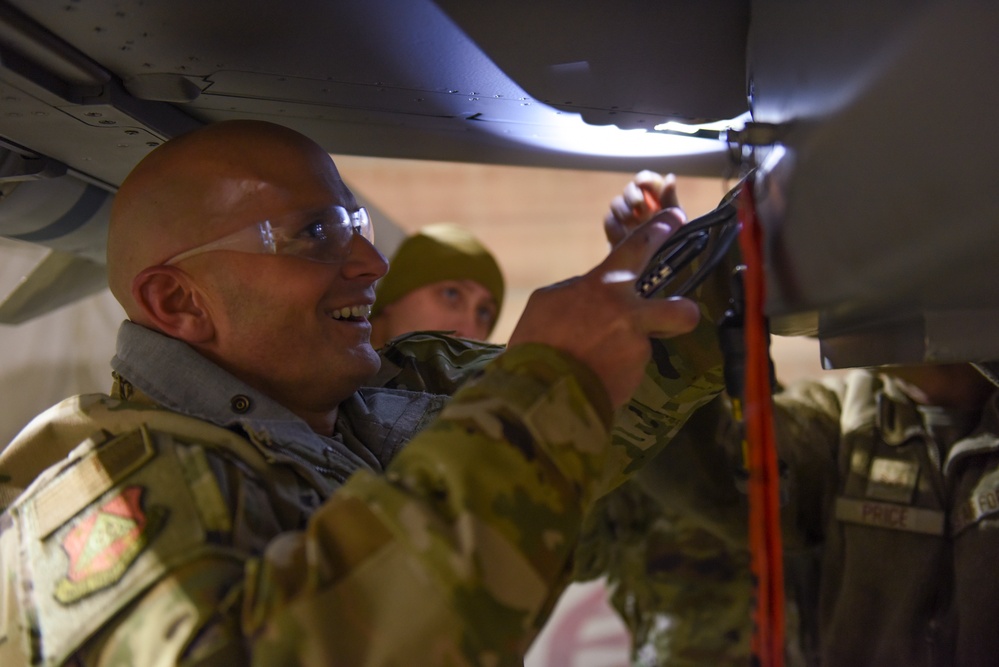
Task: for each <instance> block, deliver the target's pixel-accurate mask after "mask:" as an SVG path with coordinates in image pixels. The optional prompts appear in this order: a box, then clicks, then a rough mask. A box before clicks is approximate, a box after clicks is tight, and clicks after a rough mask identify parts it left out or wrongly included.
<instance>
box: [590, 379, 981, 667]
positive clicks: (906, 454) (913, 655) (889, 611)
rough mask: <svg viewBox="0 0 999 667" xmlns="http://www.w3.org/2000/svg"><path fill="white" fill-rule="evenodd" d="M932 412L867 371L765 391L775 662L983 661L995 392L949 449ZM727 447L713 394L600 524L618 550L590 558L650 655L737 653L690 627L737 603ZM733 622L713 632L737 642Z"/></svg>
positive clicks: (731, 459)
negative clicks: (778, 576)
mask: <svg viewBox="0 0 999 667" xmlns="http://www.w3.org/2000/svg"><path fill="white" fill-rule="evenodd" d="M931 413H939V411H937V410H935V409H930V410H926V409H919V408H917V407H916V406H915V405H914V404H913V403H912V402H911V401H910V400H908V399H907V398H906V397H905V396H904V394H903V393H902V392H901V391H900V390H899V388H898V386H897V384H896V383H895V382H894V381H892V380H891V379H888V378H884V377H881V376H878V375H876V374H873V373H871V372H868V371H856V372H853V373H850V374H848V375H847V376H846V377H845V378H837V379H832V380H827V381H822V382H813V381H809V382H802V383H799V384H796V385H793V386H792V387H790V388H788V389H787V390H785V391H783V392H781V393H780V394H778V395H777V396H776V398H775V426H776V433H777V441H778V442H777V445H778V450H779V456H780V459H781V461H782V462H783V465H784V466H786V467H785V473H784V477H783V478H782V493H783V496H782V497H783V506H782V510H781V511H782V522H783V524H784V540H785V574H786V579H787V583H788V589H789V597H788V603H789V608H790V612H791V613H790V614H789V623H790V624H792V625H790V626H789V629H788V630H789V631H788V635H789V638H790V639H791V640H793V645H792V646H791V647H789V653H790V656H789V661H788V662H789V663H790V664H796V663H803V662H807V663H808V664H821V665H823V666H824V667H829V666H832V667H839V666H841V665H842V666H847V665H849V666H852V665H865V666H866V665H873V666H878V665H907V666H910V665H915V666H926V667H929V666H942V665H991V664H995V661H996V656H997V655H999V635H997V634H996V633H995V631H994V628H995V625H996V623H997V622H999V584H996V585H993V582H996V581H997V580H996V578H995V577H994V576H992V574H991V560H992V558H993V557H995V555H996V554H999V530H997V526H999V394H997V395H993V397H992V399H991V400H990V402H989V403H988V404H987V405H986V407H985V410H984V412H983V414H982V415H981V418H980V421H978V422H977V426H976V425H975V424H974V423H972V424H969V425H968V428H970V431H969V432H967V433H964V432H963V431H965V430H967V429H960V432H961V433H962V435H961V437H959V438H958V439H957V440H956V442H953V443H948V444H941V442H944V443H947V442H948V440H949V439H948V438H946V437H945V438H943V439H942V440H941V439H940V438H936V439H935V438H934V437H933V435H932V433H931V431H930V430H929V427H928V426H927V424H930V423H931V422H932V419H931V418H930V417H928V416H927V415H928V414H931ZM942 421H943V422H944V423H947V422H948V421H951V422H953V421H960V420H958V419H956V418H955V419H945V420H942ZM739 441H740V435H739V432H738V429H737V428H736V426H735V424H734V423H733V422H732V420H731V417H730V416H729V414H728V411H727V408H726V406H725V404H724V402H723V401H715V402H713V403H712V404H711V405H710V406H709V407H708V408H705V409H704V410H702V411H701V412H700V413H698V414H697V415H695V416H694V418H693V419H691V420H690V422H688V424H687V425H686V427H685V428H684V430H683V431H682V432H681V434H680V436H679V437H678V438H677V439H675V440H674V442H673V443H671V445H670V447H669V448H668V449H667V450H666V451H664V452H663V454H662V455H660V457H659V458H657V459H655V460H654V461H653V462H652V463H651V464H650V465H648V466H646V467H645V468H644V469H643V470H642V471H641V472H640V473H639V476H638V480H637V483H639V484H640V486H641V489H640V490H633V493H634V494H635V495H636V497H638V498H640V499H641V501H640V502H639V501H637V500H633V501H632V503H631V505H630V507H631V508H633V509H631V511H630V514H628V513H626V514H625V516H628V517H629V519H628V521H624V522H618V523H617V524H615V527H616V529H617V530H619V531H623V532H624V533H625V534H627V535H629V536H631V546H630V551H625V550H622V549H618V550H617V551H616V554H617V559H616V560H614V559H613V558H609V559H608V560H609V563H605V564H604V565H605V566H606V567H607V568H608V569H610V570H611V571H612V574H611V578H612V579H616V580H617V581H619V582H620V583H619V590H618V595H619V598H620V602H621V607H622V608H623V609H630V610H631V613H632V615H633V616H636V617H637V619H638V620H637V621H633V623H632V624H633V626H634V627H637V628H639V630H640V631H642V629H643V628H644V634H640V635H639V642H640V643H641V640H642V639H643V638H644V639H645V640H646V642H647V643H648V644H650V645H654V646H655V647H656V649H657V650H658V658H657V659H658V660H659V662H658V664H668V665H674V664H676V665H696V664H703V665H707V664H729V662H728V661H725V660H715V661H714V662H712V660H711V659H704V660H701V659H698V654H697V653H696V652H694V653H689V652H686V648H687V647H688V646H694V647H698V646H700V647H702V648H703V647H704V646H714V647H715V648H716V649H718V650H719V651H727V653H724V655H726V656H732V655H735V654H738V652H739V650H740V649H739V646H738V645H737V644H736V643H729V644H727V645H726V644H725V642H724V641H723V639H724V638H722V637H720V635H719V634H718V632H715V631H714V630H710V629H709V630H707V631H705V630H703V629H699V628H697V626H696V623H695V620H696V619H697V618H702V617H703V616H702V615H701V616H699V615H698V614H703V612H704V611H705V610H711V609H714V610H716V613H720V612H724V611H725V609H726V608H728V609H730V610H731V609H743V610H746V609H748V599H747V597H746V594H747V593H748V591H749V589H748V585H747V580H746V579H744V578H741V577H742V576H744V575H745V574H746V573H747V572H748V570H747V568H746V552H745V536H746V504H745V496H744V495H743V494H742V493H741V490H740V488H739V483H738V479H739V477H738V475H733V471H735V470H736V468H737V467H738V465H737V463H736V461H737V457H738V454H737V452H738V449H739ZM634 508H637V509H634ZM663 508H668V509H666V510H665V511H664V510H663ZM618 512H619V513H620V512H622V510H621V509H620V502H618ZM603 516H604V517H606V516H607V513H606V512H605V513H604V514H603ZM677 517H680V518H681V520H682V522H681V523H679V524H674V523H672V521H674V520H676V518H677ZM631 525H638V526H641V525H647V526H654V527H656V529H653V530H647V531H644V532H641V531H640V530H627V528H628V527H629V526H631ZM622 526H624V529H622ZM663 526H665V527H663ZM586 541H587V540H585V539H584V547H585V542H586ZM621 543H622V544H628V541H627V540H622V541H621ZM596 551H598V552H599V551H600V550H599V549H596ZM740 570H741V572H742V575H740V574H739V572H740ZM636 572H644V573H645V576H639V575H637V574H636ZM733 572H735V573H736V576H735V577H734V578H733V576H732V573H733ZM680 574H686V575H688V576H686V577H685V578H684V577H682V576H680ZM690 575H693V576H690ZM688 610H692V611H689V615H688V616H687V617H686V618H684V617H683V614H684V613H685V611H688ZM678 617H679V618H678ZM717 618H718V619H729V618H732V617H731V616H717ZM656 619H659V622H658V623H657V621H656ZM663 619H672V620H673V621H674V623H672V624H669V623H665V624H664V623H663ZM742 619H743V620H742V622H741V623H739V622H736V623H735V624H734V625H732V626H731V627H728V626H726V625H724V624H721V625H719V626H715V627H716V628H717V629H719V630H720V629H725V630H728V631H731V632H733V634H732V635H730V636H731V637H733V638H735V637H739V636H745V635H746V634H747V633H748V632H749V631H750V630H751V626H750V623H749V617H748V615H745V616H742ZM726 622H727V620H726ZM657 628H658V630H657ZM657 632H658V634H657ZM698 632H700V633H701V634H697V633H698ZM704 632H707V640H711V641H713V642H714V643H713V644H712V643H710V642H709V641H707V640H706V639H705V636H704V634H703V633H704ZM747 649H748V647H747ZM674 654H677V655H678V656H679V659H676V660H673V657H674ZM747 655H748V652H747ZM700 657H701V658H704V655H703V654H701V655H700ZM667 658H669V659H667ZM712 659H714V658H712Z"/></svg>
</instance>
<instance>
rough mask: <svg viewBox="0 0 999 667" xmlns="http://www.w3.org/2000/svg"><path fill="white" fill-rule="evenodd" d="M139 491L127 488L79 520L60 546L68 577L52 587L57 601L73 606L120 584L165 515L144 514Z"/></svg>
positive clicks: (159, 510) (153, 510)
mask: <svg viewBox="0 0 999 667" xmlns="http://www.w3.org/2000/svg"><path fill="white" fill-rule="evenodd" d="M144 491H145V489H143V488H142V487H141V486H128V487H125V488H123V489H121V490H120V491H118V492H117V493H116V494H115V495H113V496H112V497H111V498H110V499H109V500H107V501H105V502H104V503H103V504H101V505H99V506H98V507H96V508H94V509H92V510H91V511H89V512H87V513H86V514H84V515H82V516H81V517H80V518H79V519H77V520H75V521H74V525H73V526H72V528H71V529H70V530H69V532H68V533H66V536H65V537H64V538H63V541H62V548H63V551H65V552H66V555H67V556H68V557H69V571H68V572H67V573H66V576H64V577H63V578H62V579H60V580H59V582H58V583H57V584H56V588H55V597H56V599H57V600H58V601H59V602H61V603H63V604H70V603H72V602H76V601H77V600H80V599H82V598H85V597H86V596H88V595H90V594H91V593H95V592H97V591H99V590H101V589H104V588H107V587H108V586H110V585H112V584H114V583H115V582H116V581H118V580H119V579H121V577H122V575H124V574H125V571H126V570H128V568H129V566H130V565H131V564H132V563H133V562H134V561H135V559H136V557H137V556H138V555H139V554H140V553H141V552H142V550H143V549H145V547H146V546H147V545H148V544H149V543H150V542H151V541H152V539H153V538H154V537H155V536H156V533H158V532H159V530H160V528H161V527H162V526H163V519H164V518H165V517H166V509H165V508H160V507H153V508H150V509H148V510H144V509H143V507H142V496H143V492H144Z"/></svg>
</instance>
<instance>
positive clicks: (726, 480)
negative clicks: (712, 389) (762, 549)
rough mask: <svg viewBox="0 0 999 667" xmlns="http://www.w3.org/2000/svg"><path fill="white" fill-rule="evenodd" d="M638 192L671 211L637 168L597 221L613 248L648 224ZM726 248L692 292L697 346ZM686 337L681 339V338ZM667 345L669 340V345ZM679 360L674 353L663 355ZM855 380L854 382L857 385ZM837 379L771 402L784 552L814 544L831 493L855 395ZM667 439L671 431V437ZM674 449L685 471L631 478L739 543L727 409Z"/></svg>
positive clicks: (718, 286)
mask: <svg viewBox="0 0 999 667" xmlns="http://www.w3.org/2000/svg"><path fill="white" fill-rule="evenodd" d="M643 190H646V191H649V192H651V193H653V194H654V195H656V197H657V198H658V200H659V202H660V206H661V207H662V208H672V207H675V206H677V195H676V182H675V178H674V177H673V176H672V174H670V175H665V176H664V175H660V174H657V173H655V172H652V171H647V170H646V171H641V172H639V173H638V174H636V175H635V176H634V177H633V179H632V181H631V182H630V183H628V184H627V186H626V187H625V189H624V191H623V192H622V194H621V195H620V196H618V197H616V198H615V199H614V200H613V201H612V203H611V208H610V212H609V213H608V214H607V215H606V217H605V219H604V232H605V234H606V236H607V239H608V240H609V241H610V242H611V243H612V244H614V243H618V242H620V241H621V239H623V238H624V237H625V236H626V235H627V234H628V233H629V232H630V231H631V230H632V229H635V228H636V227H638V226H639V225H642V224H644V223H645V222H646V221H648V220H650V219H651V218H652V216H653V215H654V214H655V213H656V211H655V210H654V209H653V208H652V207H650V205H649V202H648V201H647V200H646V199H645V197H644V196H643ZM737 251H738V248H735V247H733V251H732V253H731V255H732V256H733V257H732V259H731V260H730V261H729V263H728V265H727V266H726V265H724V264H723V265H722V267H720V268H719V269H716V270H715V272H714V274H713V275H712V276H711V277H709V279H708V281H707V282H705V284H704V285H703V286H702V287H701V288H700V289H699V290H698V292H697V299H698V301H700V302H702V304H704V303H706V304H710V306H709V307H707V308H706V307H705V306H703V305H702V309H704V311H703V312H704V313H708V312H709V310H710V314H709V316H708V317H702V319H701V322H700V323H699V325H698V329H697V331H698V332H699V333H700V335H701V341H702V343H703V344H704V349H712V350H718V349H719V346H718V342H717V329H716V327H715V324H714V323H712V324H711V326H708V322H707V320H709V319H712V318H713V319H714V322H717V321H718V319H719V318H718V316H719V315H720V314H721V312H722V311H723V310H724V308H725V307H726V306H725V305H724V301H725V300H726V299H727V295H728V294H729V286H728V282H727V281H728V270H729V269H730V267H731V266H733V265H734V264H735V263H736V261H738V260H737V257H738V255H737ZM687 338H689V336H685V337H683V339H684V340H685V339H687ZM670 343H672V341H670ZM670 358H671V359H673V360H675V361H676V362H677V363H681V362H682V359H681V354H674V355H671V357H670ZM861 383H862V382H861ZM856 384H857V378H854V380H853V381H851V382H844V381H841V380H839V379H835V378H834V379H832V380H825V381H814V382H799V383H796V384H795V385H793V386H791V387H788V388H784V389H782V390H781V391H779V392H778V393H777V394H776V395H775V397H774V406H773V407H774V429H775V439H776V444H777V449H778V456H779V457H780V459H781V462H782V464H784V466H786V470H787V471H789V474H788V476H787V477H785V478H783V479H782V481H781V484H782V487H783V493H782V498H783V500H782V508H781V521H782V523H783V525H784V538H785V547H786V548H791V549H793V548H797V547H807V546H809V545H811V544H814V543H815V541H816V539H817V534H818V532H820V527H821V526H823V525H824V522H825V518H826V517H825V516H824V511H823V507H824V506H825V505H827V504H828V502H829V498H830V496H831V494H833V493H834V492H835V487H834V478H833V475H834V472H835V470H836V443H837V442H838V437H839V431H840V423H839V419H840V415H841V413H842V410H843V404H844V402H849V401H854V400H856V399H854V398H852V397H853V396H855V395H858V394H862V393H863V391H862V390H858V388H857V387H856V386H854V385H856ZM674 435H675V434H674ZM680 438H682V441H680V440H677V441H676V442H674V445H675V446H677V447H682V448H683V449H684V450H686V451H688V452H690V453H692V454H698V455H699V458H696V459H692V464H693V465H691V466H690V467H688V469H686V470H682V471H680V470H676V469H672V468H670V467H668V466H669V464H668V463H664V464H660V463H657V462H656V461H655V460H652V461H651V462H650V464H649V465H647V466H645V467H644V468H643V469H642V470H641V471H639V473H638V474H637V475H636V476H635V481H636V482H637V483H638V484H640V485H641V486H642V487H643V488H644V489H645V490H646V491H647V492H648V493H650V494H651V495H652V496H653V497H655V498H656V499H657V500H658V501H659V502H660V503H662V504H664V506H668V507H670V508H672V509H673V510H674V511H679V512H684V513H686V514H687V515H688V516H690V517H691V518H692V519H693V520H695V521H697V522H699V523H701V524H702V525H704V526H705V527H706V528H708V529H709V530H711V531H712V532H714V533H715V534H717V535H718V536H719V537H724V538H725V539H726V540H728V541H729V542H730V543H733V544H743V545H745V544H746V543H747V540H748V533H747V531H746V498H745V496H744V495H743V494H742V493H739V492H734V493H733V491H734V490H735V487H736V483H735V478H734V476H733V469H734V467H735V466H737V465H738V463H739V458H740V457H741V454H740V452H741V442H742V434H741V430H740V428H739V427H738V425H737V424H736V423H735V421H734V419H733V417H732V414H731V411H730V409H729V405H728V403H727V401H725V400H724V398H723V397H721V396H719V397H718V398H717V399H716V400H714V401H713V402H712V403H711V405H710V406H708V407H707V408H705V410H703V411H701V412H700V413H698V414H697V415H695V417H694V419H691V420H690V422H689V424H688V427H687V428H685V429H684V430H683V432H682V434H680Z"/></svg>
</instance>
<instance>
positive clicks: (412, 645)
mask: <svg viewBox="0 0 999 667" xmlns="http://www.w3.org/2000/svg"><path fill="white" fill-rule="evenodd" d="M610 416H611V415H610V410H609V404H608V402H607V399H606V396H605V394H604V393H603V389H602V387H601V386H600V385H599V383H598V381H597V380H596V378H595V377H593V376H592V374H591V373H590V371H589V370H588V369H586V368H584V367H581V366H579V365H578V364H577V363H576V362H574V361H572V360H570V359H567V358H566V357H564V356H562V355H560V354H557V353H555V352H554V351H553V350H551V349H549V348H544V347H542V346H521V347H518V348H515V349H512V350H510V351H508V352H507V353H506V354H504V355H503V356H502V357H500V358H498V359H497V360H496V362H495V363H494V364H492V365H491V366H490V367H489V369H488V370H486V371H485V372H484V373H483V374H482V375H481V376H480V377H479V378H477V379H475V380H473V381H472V382H470V383H469V384H467V385H466V386H465V387H464V388H463V389H462V390H461V391H460V392H459V393H458V394H456V395H455V397H454V399H453V400H452V402H451V403H450V404H449V406H448V407H447V408H446V409H445V411H444V412H443V414H442V415H441V417H440V418H439V419H438V420H437V421H436V422H435V423H434V424H433V425H431V426H430V427H428V428H427V429H426V430H425V431H424V432H422V433H421V434H420V435H419V436H418V437H417V438H416V439H414V440H413V442H412V443H410V445H409V446H407V447H406V448H405V449H404V450H403V452H402V453H401V454H399V455H398V456H397V457H396V459H395V460H394V461H393V463H392V464H391V466H390V468H389V470H388V471H387V474H386V475H385V476H384V477H378V476H375V475H370V474H358V475H355V476H354V477H352V478H351V479H350V480H349V481H348V483H347V484H346V485H345V486H344V487H343V488H342V489H341V490H340V491H338V492H337V493H336V495H335V496H334V497H333V498H332V500H331V501H330V502H328V503H326V504H325V505H324V506H323V507H322V508H321V509H320V510H319V511H317V512H316V513H315V515H314V516H313V517H312V519H311V520H310V521H309V525H308V527H307V528H306V530H305V532H304V533H303V534H301V535H288V536H285V537H283V538H280V539H279V540H278V541H277V542H276V543H274V544H271V545H269V547H268V549H267V553H266V555H265V557H264V558H263V559H261V560H260V561H258V562H257V563H255V564H254V567H253V568H252V571H251V573H250V577H249V579H248V582H247V585H248V589H247V591H246V595H245V599H244V601H243V610H244V612H243V613H244V628H245V632H246V634H247V636H248V637H249V638H250V642H251V645H252V650H253V655H254V659H255V661H257V662H259V663H260V664H301V663H305V664H324V665H326V664H337V665H382V664H414V662H415V663H419V664H427V665H439V664H456V665H464V664H470V665H478V664H496V665H506V664H511V665H513V664H521V661H522V656H523V654H524V653H525V652H526V649H527V647H528V645H529V643H530V641H531V640H532V639H533V637H534V635H535V634H536V629H537V626H538V623H539V614H540V613H541V611H542V610H544V609H547V608H548V607H549V606H550V600H551V599H552V598H553V597H554V596H556V595H557V594H558V593H559V592H560V589H559V585H560V584H561V582H563V581H564V580H565V571H566V568H567V561H568V557H569V554H570V552H571V549H572V548H573V545H574V544H575V541H576V538H577V535H578V530H579V525H580V522H581V517H582V513H583V509H584V506H586V505H587V504H588V503H589V502H591V501H592V499H593V497H594V495H595V489H594V488H593V487H592V483H591V481H590V479H591V478H592V477H594V476H595V471H597V470H600V469H601V468H603V466H605V465H606V462H607V459H608V447H607V427H608V424H609V421H610Z"/></svg>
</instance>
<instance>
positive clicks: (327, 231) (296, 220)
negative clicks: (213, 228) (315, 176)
mask: <svg viewBox="0 0 999 667" xmlns="http://www.w3.org/2000/svg"><path fill="white" fill-rule="evenodd" d="M355 234H357V235H358V236H363V237H364V238H365V239H367V240H368V241H369V242H371V243H374V240H375V233H374V228H373V227H372V225H371V218H370V217H369V216H368V211H367V209H365V208H363V207H361V208H359V209H357V210H356V211H353V212H351V211H348V210H347V209H345V208H344V207H343V206H330V207H328V208H325V209H320V210H317V211H312V212H310V213H308V214H303V213H294V214H290V215H288V216H282V217H280V218H273V219H270V220H264V221H262V222H258V223H256V224H253V225H250V226H249V227H244V228H243V229H240V230H239V231H236V232H233V233H232V234H229V235H228V236H223V237H222V238H220V239H216V240H215V241H211V242H209V243H206V244H204V245H200V246H198V247H196V248H191V249H190V250H185V251H184V252H182V253H180V254H178V255H174V256H173V257H171V258H170V259H168V260H167V261H165V262H163V263H164V264H167V265H168V264H176V263H177V262H180V261H183V260H185V259H188V258H190V257H194V256H195V255H200V254H202V253H206V252H212V251H214V250H232V251H235V252H247V253H255V254H261V255H294V256H296V257H301V258H303V259H308V260H312V261H313V262H322V263H324V264H337V263H339V262H343V261H345V260H346V259H347V258H348V257H349V256H350V248H351V241H352V240H353V237H354V235H355Z"/></svg>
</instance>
